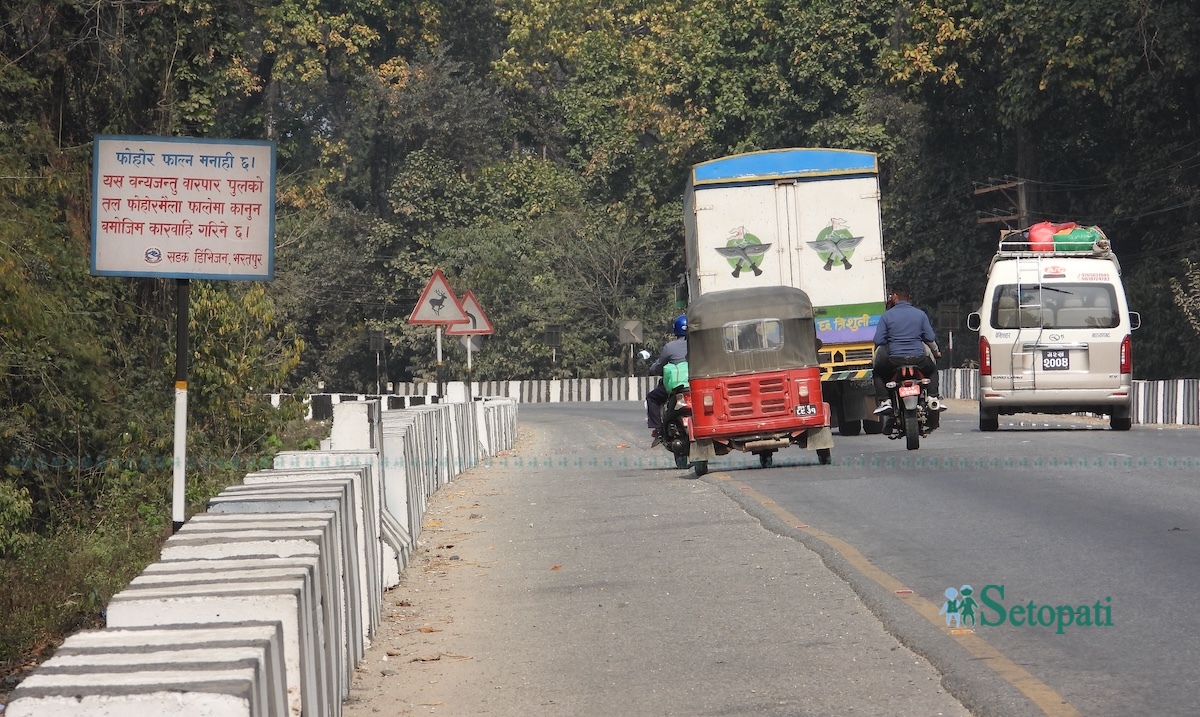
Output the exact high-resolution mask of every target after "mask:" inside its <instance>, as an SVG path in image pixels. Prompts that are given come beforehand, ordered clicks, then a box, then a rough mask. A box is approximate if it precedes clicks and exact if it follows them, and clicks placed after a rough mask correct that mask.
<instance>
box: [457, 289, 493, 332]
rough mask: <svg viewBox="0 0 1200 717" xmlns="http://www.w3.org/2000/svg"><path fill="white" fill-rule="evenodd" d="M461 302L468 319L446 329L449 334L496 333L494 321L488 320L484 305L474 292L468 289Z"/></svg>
mask: <svg viewBox="0 0 1200 717" xmlns="http://www.w3.org/2000/svg"><path fill="white" fill-rule="evenodd" d="M459 304H460V305H461V306H462V310H463V313H464V314H466V316H467V320H466V321H465V322H463V323H461V324H454V325H453V326H451V327H450V328H448V329H446V335H447V336H471V335H478V336H486V335H489V334H494V333H496V330H495V329H494V328H492V322H491V321H488V317H487V314H485V313H483V307H482V306H480V305H479V302H478V301H477V300H476V299H475V295H474V294H472V293H471V292H470V291H468V292H467V293H466V294H464V295H463V298H462V301H461V302H459Z"/></svg>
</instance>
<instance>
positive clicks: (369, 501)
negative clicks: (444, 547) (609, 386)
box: [4, 389, 557, 717]
mask: <svg viewBox="0 0 1200 717" xmlns="http://www.w3.org/2000/svg"><path fill="white" fill-rule="evenodd" d="M556 390H557V389H556ZM463 393H464V394H465V393H466V392H465V390H464V391H463ZM351 398H362V397H351ZM393 398H396V397H389V400H388V403H389V404H392V403H393V401H392V400H391V399H393ZM405 402H406V405H409V406H410V407H409V408H406V409H404V410H394V409H393V410H384V407H383V405H382V404H381V402H380V401H378V400H374V401H373V400H359V401H351V400H347V401H343V402H334V403H332V404H331V414H332V415H333V418H334V425H333V427H332V428H331V433H330V438H329V439H328V440H327V441H326V442H325V444H326V446H325V447H324V448H323V450H321V451H291V452H287V453H281V454H279V455H277V456H276V457H275V460H274V466H275V467H274V468H272V469H268V470H262V471H255V472H254V473H250V474H247V475H246V477H245V482H244V483H243V484H242V485H236V486H230V487H229V488H227V489H225V490H224V491H222V492H221V493H220V494H218V495H217V496H215V497H214V498H213V499H212V500H211V501H210V503H209V506H208V512H206V513H204V514H201V515H196V516H193V517H192V518H191V519H190V520H188V521H187V522H186V523H185V524H184V525H183V526H182V527H181V528H180V529H179V531H178V532H177V533H176V534H175V535H173V536H171V537H170V538H169V539H168V540H167V541H166V543H165V544H164V545H163V548H162V554H161V559H160V560H159V561H158V562H155V563H153V564H151V565H150V566H148V567H147V568H146V569H145V570H144V571H143V572H142V574H141V575H139V576H138V577H137V578H135V579H134V580H133V581H132V582H131V583H130V584H129V586H128V587H127V588H126V589H125V590H123V591H121V592H120V593H118V594H117V595H115V596H114V597H113V598H112V600H111V601H110V603H109V605H108V610H107V621H108V626H107V628H106V629H104V630H99V631H88V632H85V633H79V634H78V635H75V636H72V637H71V638H69V639H68V640H67V642H66V643H65V644H64V645H63V647H62V648H61V649H60V650H59V652H58V654H57V655H56V657H55V658H53V659H52V660H50V661H48V662H47V663H45V664H44V665H42V666H41V667H40V668H39V669H38V670H36V671H34V673H33V674H31V675H30V676H29V677H28V678H26V680H25V681H24V682H22V683H21V684H20V685H18V687H17V688H16V690H15V691H14V692H13V694H12V696H11V699H10V703H9V705H8V706H7V712H6V713H5V715H4V717H12V716H13V715H18V716H19V717H24V716H26V715H50V716H51V717H58V716H59V715H63V716H71V717H82V716H83V715H89V716H95V715H105V716H109V715H111V716H114V717H115V716H116V715H121V716H122V717H124V716H125V715H131V716H133V717H176V716H178V717H183V716H184V715H187V716H188V717H192V716H194V715H195V716H200V717H284V715H288V716H289V717H338V715H340V714H341V707H342V701H343V700H344V699H345V697H346V696H347V695H348V694H349V686H350V682H351V680H352V678H353V671H354V669H355V667H356V666H357V663H358V662H359V661H360V660H361V659H362V657H363V655H364V654H365V650H366V646H367V645H368V644H369V641H370V638H372V637H373V636H374V635H375V634H376V632H377V630H378V627H379V620H380V619H381V615H380V612H381V610H380V607H381V604H382V599H383V591H384V590H386V589H387V588H388V587H391V586H393V585H395V584H396V583H398V582H399V580H400V576H401V574H402V572H403V571H404V569H405V568H406V567H407V564H408V563H407V561H408V558H409V556H410V555H411V552H412V550H413V548H414V547H415V544H416V540H417V538H418V536H419V535H420V530H421V519H422V517H423V514H424V511H425V507H426V506H427V505H428V501H429V497H430V496H431V495H432V494H433V493H434V492H436V491H437V490H439V489H440V488H441V487H442V486H444V485H446V484H447V483H449V482H450V481H452V480H453V478H454V477H455V476H456V475H457V474H458V473H460V472H461V471H463V470H466V469H468V468H470V467H472V466H474V465H477V464H478V462H479V460H480V459H481V458H482V457H483V456H488V455H495V454H497V453H500V452H503V451H506V450H508V449H510V448H512V446H513V443H514V442H515V440H516V425H517V420H516V419H517V416H516V407H517V401H516V400H515V399H511V398H489V399H485V400H479V401H470V402H466V401H464V402H458V403H445V402H441V401H439V400H438V399H436V398H429V399H428V400H427V399H425V398H424V397H420V396H413V397H410V398H408V399H405Z"/></svg>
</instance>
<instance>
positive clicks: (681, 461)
mask: <svg viewBox="0 0 1200 717" xmlns="http://www.w3.org/2000/svg"><path fill="white" fill-rule="evenodd" d="M688 463H689V461H688V457H687V456H685V455H683V454H680V453H676V454H675V467H676V468H687V467H688Z"/></svg>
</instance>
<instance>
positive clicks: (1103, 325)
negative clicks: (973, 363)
mask: <svg viewBox="0 0 1200 717" xmlns="http://www.w3.org/2000/svg"><path fill="white" fill-rule="evenodd" d="M1119 318H1120V317H1119V315H1118V314H1117V292H1116V289H1115V287H1114V286H1113V285H1112V284H1101V283H1061V284H1060V283H1053V284H1045V283H1043V284H1000V285H998V286H996V287H995V289H994V290H993V293H992V315H991V325H992V328H994V329H1016V328H1022V329H1028V328H1045V329H1093V328H1099V329H1110V328H1113V327H1115V326H1116V325H1117V323H1118V321H1119Z"/></svg>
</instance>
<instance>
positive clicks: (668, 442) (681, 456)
mask: <svg viewBox="0 0 1200 717" xmlns="http://www.w3.org/2000/svg"><path fill="white" fill-rule="evenodd" d="M663 386H664V387H665V388H666V389H667V391H668V394H667V401H666V403H664V404H663V416H662V429H661V433H662V436H661V437H662V443H663V447H664V448H666V449H667V450H668V451H670V452H671V454H672V455H674V456H675V467H676V468H687V467H688V466H689V465H692V466H693V467H694V468H695V470H696V477H700V476H702V475H704V474H705V473H707V472H708V461H692V460H691V448H692V432H691V422H692V406H691V391H690V390H689V387H688V369H687V362H686V361H685V362H683V363H680V364H668V365H667V366H666V367H665V368H664V369H663Z"/></svg>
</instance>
